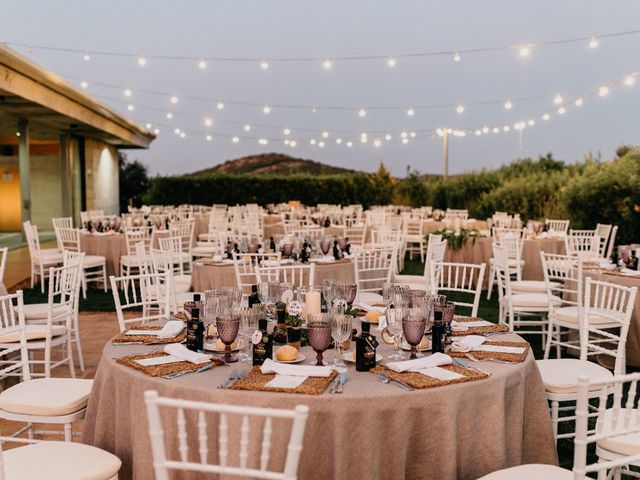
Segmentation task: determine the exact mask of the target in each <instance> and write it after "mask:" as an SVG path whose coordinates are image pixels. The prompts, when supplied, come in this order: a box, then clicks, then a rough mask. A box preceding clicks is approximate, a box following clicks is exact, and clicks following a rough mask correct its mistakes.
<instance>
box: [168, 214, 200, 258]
mask: <svg viewBox="0 0 640 480" xmlns="http://www.w3.org/2000/svg"><path fill="white" fill-rule="evenodd" d="M194 228H195V222H194V221H193V220H190V221H187V222H172V223H170V224H169V232H171V236H172V237H180V238H181V239H182V251H183V252H186V253H191V243H192V241H193V230H194Z"/></svg>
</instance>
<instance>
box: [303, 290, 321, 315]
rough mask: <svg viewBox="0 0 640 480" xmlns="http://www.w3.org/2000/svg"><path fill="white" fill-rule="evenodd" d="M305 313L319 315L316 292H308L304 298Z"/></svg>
mask: <svg viewBox="0 0 640 480" xmlns="http://www.w3.org/2000/svg"><path fill="white" fill-rule="evenodd" d="M304 302H305V307H306V313H307V315H308V314H310V313H320V312H321V311H322V309H321V306H320V292H319V291H318V290H309V291H308V292H307V294H306V295H305V297H304Z"/></svg>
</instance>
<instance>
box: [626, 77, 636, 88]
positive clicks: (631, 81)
mask: <svg viewBox="0 0 640 480" xmlns="http://www.w3.org/2000/svg"><path fill="white" fill-rule="evenodd" d="M634 83H636V78H635V77H634V76H633V75H628V76H626V77H624V84H625V85H626V86H627V87H630V86H631V85H633V84H634Z"/></svg>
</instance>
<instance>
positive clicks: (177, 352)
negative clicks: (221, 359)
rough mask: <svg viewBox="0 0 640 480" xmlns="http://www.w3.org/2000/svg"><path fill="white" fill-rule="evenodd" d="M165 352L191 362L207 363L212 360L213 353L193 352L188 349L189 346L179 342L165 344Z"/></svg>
mask: <svg viewBox="0 0 640 480" xmlns="http://www.w3.org/2000/svg"><path fill="white" fill-rule="evenodd" d="M164 353H168V354H169V355H172V356H174V357H176V358H179V359H180V360H184V361H187V362H190V363H195V364H198V363H207V362H208V361H210V360H211V355H207V354H206V353H198V352H192V351H191V350H187V347H185V346H184V345H181V344H179V343H170V344H169V345H165V347H164Z"/></svg>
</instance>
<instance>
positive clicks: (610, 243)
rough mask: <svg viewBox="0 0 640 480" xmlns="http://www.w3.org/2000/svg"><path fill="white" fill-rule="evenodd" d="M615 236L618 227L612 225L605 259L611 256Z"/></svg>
mask: <svg viewBox="0 0 640 480" xmlns="http://www.w3.org/2000/svg"><path fill="white" fill-rule="evenodd" d="M617 234H618V226H617V225H614V226H613V228H612V229H611V235H610V236H609V242H608V244H607V254H606V255H605V258H611V256H612V255H613V248H614V246H615V243H616V235H617Z"/></svg>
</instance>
